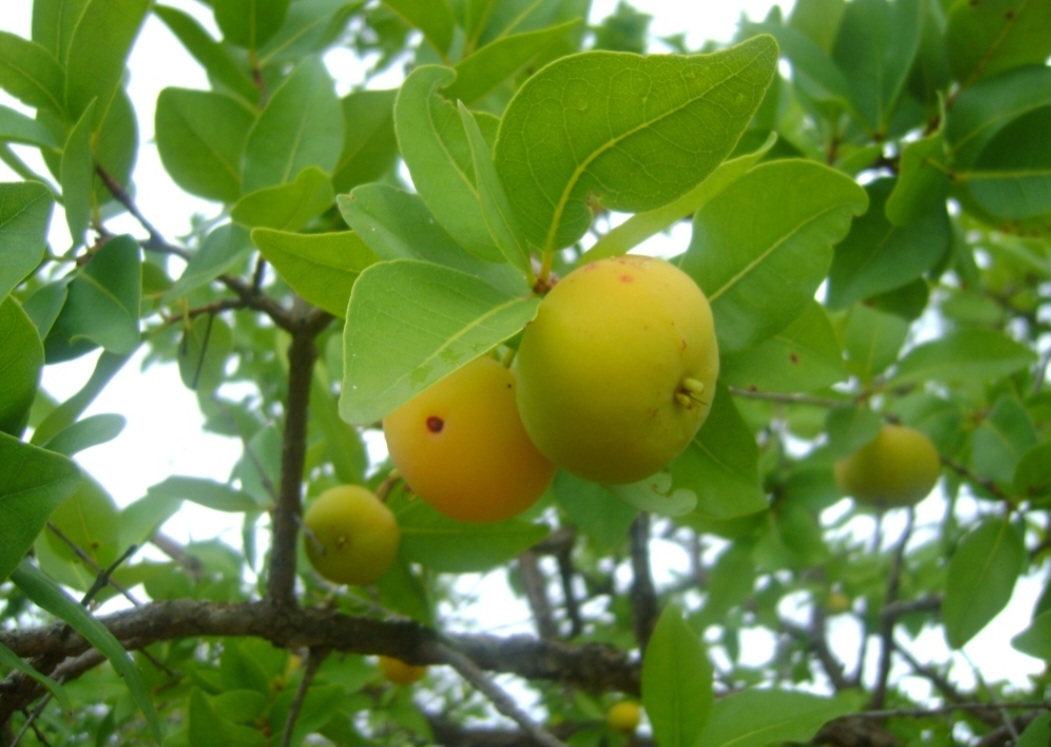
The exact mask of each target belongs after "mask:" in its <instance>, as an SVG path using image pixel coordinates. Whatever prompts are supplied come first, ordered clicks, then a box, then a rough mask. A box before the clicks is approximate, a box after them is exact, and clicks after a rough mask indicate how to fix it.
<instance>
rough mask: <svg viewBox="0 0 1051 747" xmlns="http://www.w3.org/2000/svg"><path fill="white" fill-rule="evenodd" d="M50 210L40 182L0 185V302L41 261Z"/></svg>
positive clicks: (49, 202)
mask: <svg viewBox="0 0 1051 747" xmlns="http://www.w3.org/2000/svg"><path fill="white" fill-rule="evenodd" d="M51 206H52V198H51V191H50V190H49V189H48V188H47V187H45V186H44V185H43V184H41V183H40V182H16V183H13V184H0V246H2V247H3V251H0V300H3V299H4V297H6V296H7V294H8V293H10V292H11V291H12V290H13V289H14V287H15V286H16V285H18V284H19V283H21V282H22V280H24V279H25V278H26V277H27V276H28V275H29V274H30V273H31V272H33V270H35V269H36V267H37V265H39V264H40V261H41V260H42V259H43V258H44V251H45V248H46V246H47V228H48V224H49V223H50V221H51Z"/></svg>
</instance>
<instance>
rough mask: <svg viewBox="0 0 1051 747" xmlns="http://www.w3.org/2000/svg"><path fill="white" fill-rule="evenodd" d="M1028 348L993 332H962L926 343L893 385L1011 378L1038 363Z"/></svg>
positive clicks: (908, 357)
mask: <svg viewBox="0 0 1051 747" xmlns="http://www.w3.org/2000/svg"><path fill="white" fill-rule="evenodd" d="M1035 361H1036V354H1035V353H1034V352H1033V351H1032V350H1030V349H1029V348H1028V347H1026V346H1025V345H1022V344H1021V343H1018V342H1015V341H1014V340H1012V339H1011V338H1009V337H1007V336H1006V335H1004V334H1003V333H1002V332H998V331H996V330H992V329H961V330H956V331H953V332H949V333H948V334H946V335H944V336H942V337H939V338H937V339H935V340H931V341H929V342H925V343H923V344H922V345H919V346H917V347H915V348H913V349H912V350H910V351H909V352H908V353H907V354H906V355H905V357H904V358H903V359H902V360H901V363H899V364H898V367H897V370H896V371H895V372H894V375H893V376H892V377H891V380H890V381H891V383H892V384H895V385H897V384H907V383H922V382H925V381H932V380H933V381H941V382H944V383H948V384H953V383H960V382H971V381H973V382H982V381H988V380H992V379H998V378H1000V377H1002V376H1009V375H1010V374H1012V373H1015V372H1016V371H1019V370H1020V369H1023V368H1025V367H1026V366H1028V365H1030V364H1032V363H1034V362H1035Z"/></svg>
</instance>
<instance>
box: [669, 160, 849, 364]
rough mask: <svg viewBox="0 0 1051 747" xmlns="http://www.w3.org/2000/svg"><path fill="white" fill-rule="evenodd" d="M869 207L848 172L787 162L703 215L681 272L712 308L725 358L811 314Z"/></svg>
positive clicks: (720, 198)
mask: <svg viewBox="0 0 1051 747" xmlns="http://www.w3.org/2000/svg"><path fill="white" fill-rule="evenodd" d="M867 204H868V200H867V197H866V195H865V193H864V191H863V190H862V189H861V187H859V186H858V185H857V184H855V183H854V181H853V180H852V179H850V178H849V177H847V176H846V175H844V174H842V173H841V172H838V171H833V170H832V169H830V168H827V167H825V166H822V165H820V164H818V163H814V162H811V161H802V160H782V161H773V162H770V163H765V164H761V165H759V166H757V167H755V168H754V169H752V170H751V171H749V172H748V173H747V174H745V175H744V176H742V177H741V178H739V179H737V180H736V181H734V182H733V183H731V184H730V185H729V186H728V187H726V189H724V190H723V191H722V192H720V193H719V194H718V195H716V196H715V198H713V199H712V200H711V201H710V202H708V203H707V204H706V205H704V206H703V207H702V208H701V209H700V210H698V211H697V214H696V215H694V218H693V239H692V241H691V242H690V247H689V249H688V250H687V252H686V254H685V255H683V257H682V259H681V260H680V263H679V266H680V267H681V268H682V269H683V270H684V271H685V272H687V273H688V274H689V275H691V276H692V277H693V279H694V280H695V281H697V284H698V285H699V286H700V287H701V289H702V290H703V291H704V292H705V294H706V295H707V296H708V301H709V302H710V303H711V304H712V314H713V315H714V316H715V330H716V334H717V336H718V339H719V350H720V352H721V353H722V354H724V355H725V354H727V353H732V352H736V351H740V350H745V349H746V348H748V347H751V346H752V345H754V344H756V343H758V342H760V341H762V340H764V339H766V338H768V337H770V336H772V335H773V334H774V333H776V332H778V331H780V330H782V329H784V328H785V327H786V326H787V325H788V324H789V323H791V322H792V321H793V320H794V319H796V318H797V317H798V316H799V315H800V314H802V313H803V311H805V310H806V308H807V307H808V306H809V305H810V303H811V302H812V301H813V298H814V293H815V292H816V291H817V289H818V286H819V285H820V284H821V282H822V281H823V280H824V278H825V276H826V274H827V273H828V269H829V266H830V265H831V264H832V245H833V244H835V243H836V242H837V241H839V240H840V239H841V238H842V237H843V236H844V235H845V234H846V233H847V229H848V227H849V225H850V221H851V218H852V217H853V216H854V215H856V214H859V213H862V212H864V210H865V208H866V206H867ZM742 215H757V216H761V219H758V218H757V220H755V221H747V220H742V219H741V216H742Z"/></svg>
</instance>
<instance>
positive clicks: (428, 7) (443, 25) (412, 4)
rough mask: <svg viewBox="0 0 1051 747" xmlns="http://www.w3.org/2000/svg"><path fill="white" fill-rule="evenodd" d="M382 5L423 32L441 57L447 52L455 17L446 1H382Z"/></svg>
mask: <svg viewBox="0 0 1051 747" xmlns="http://www.w3.org/2000/svg"><path fill="white" fill-rule="evenodd" d="M384 3H385V4H386V5H387V7H389V8H390V9H391V10H393V11H394V12H395V13H397V14H398V15H399V16H401V17H402V18H403V19H405V22H406V23H408V24H409V25H410V26H413V27H415V28H418V29H419V30H420V31H421V32H423V38H425V39H426V40H427V41H428V42H429V43H430V44H431V46H433V47H434V49H435V50H436V51H437V52H438V53H439V54H441V55H444V54H445V53H446V52H447V51H448V50H449V45H450V44H452V41H453V34H454V33H455V32H456V17H455V16H454V15H453V9H452V7H451V6H450V5H449V2H448V0H384Z"/></svg>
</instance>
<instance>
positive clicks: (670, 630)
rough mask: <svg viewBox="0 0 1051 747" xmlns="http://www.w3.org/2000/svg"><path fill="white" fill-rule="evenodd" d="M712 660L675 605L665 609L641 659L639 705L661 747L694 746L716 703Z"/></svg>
mask: <svg viewBox="0 0 1051 747" xmlns="http://www.w3.org/2000/svg"><path fill="white" fill-rule="evenodd" d="M712 672H713V669H712V664H711V662H710V661H709V660H708V652H707V651H706V649H705V646H704V643H703V642H702V641H701V639H700V638H698V637H697V634H696V633H694V632H693V630H691V629H690V626H689V625H687V624H686V621H685V620H683V618H682V612H681V611H679V609H678V608H677V607H675V606H674V605H668V606H667V607H665V608H664V611H663V612H662V613H661V616H660V618H659V619H658V620H657V625H656V626H655V627H654V630H653V635H652V636H650V641H649V644H648V645H647V646H646V651H645V654H644V656H643V659H642V703H643V706H644V707H645V708H646V714H647V715H648V716H649V719H650V724H652V726H653V736H654V737H655V738H656V741H657V743H658V744H660V745H661V747H694V746H695V745H697V744H698V739H699V738H700V736H701V733H702V732H703V730H704V728H705V724H707V723H708V719H709V716H710V715H711V713H712V704H713V703H714V701H715V696H714V693H713V692H712Z"/></svg>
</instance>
